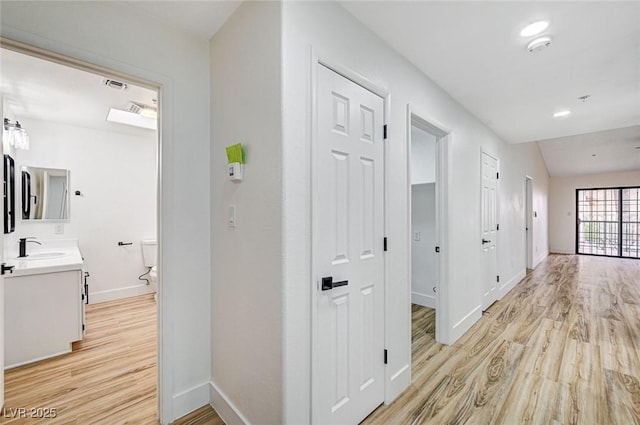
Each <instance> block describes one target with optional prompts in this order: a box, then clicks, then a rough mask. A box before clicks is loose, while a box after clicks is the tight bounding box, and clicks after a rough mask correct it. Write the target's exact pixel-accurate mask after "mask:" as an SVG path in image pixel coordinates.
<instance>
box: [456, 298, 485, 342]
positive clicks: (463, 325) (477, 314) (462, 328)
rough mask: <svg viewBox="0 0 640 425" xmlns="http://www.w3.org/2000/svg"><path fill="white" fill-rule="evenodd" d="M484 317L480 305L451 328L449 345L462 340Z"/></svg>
mask: <svg viewBox="0 0 640 425" xmlns="http://www.w3.org/2000/svg"><path fill="white" fill-rule="evenodd" d="M481 317H482V305H478V306H477V307H476V308H474V309H473V310H471V311H470V312H469V313H467V315H466V316H464V317H463V318H462V319H461V320H460V321H458V323H456V324H455V325H453V328H451V334H450V335H449V337H450V339H451V340H450V342H449V345H451V344H453V343H454V342H456V341H457V340H458V338H460V337H461V336H462V335H464V333H465V332H466V331H468V330H469V329H470V328H471V326H473V324H474V323H476V322H477V321H478V320H480V318H481Z"/></svg>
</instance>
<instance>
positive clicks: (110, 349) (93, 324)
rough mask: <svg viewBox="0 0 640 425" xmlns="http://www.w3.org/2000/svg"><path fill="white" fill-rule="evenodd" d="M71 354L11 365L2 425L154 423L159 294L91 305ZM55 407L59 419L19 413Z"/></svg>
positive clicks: (0, 421) (0, 416) (7, 373)
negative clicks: (18, 412)
mask: <svg viewBox="0 0 640 425" xmlns="http://www.w3.org/2000/svg"><path fill="white" fill-rule="evenodd" d="M86 324H87V330H86V333H85V338H84V339H83V340H82V341H80V342H77V343H74V346H73V352H72V353H69V354H65V355H62V356H58V357H55V358H52V359H48V360H43V361H40V362H37V363H32V364H29V365H25V366H21V367H18V368H14V369H11V370H8V371H7V372H6V374H5V407H4V412H2V413H3V414H0V423H2V424H78V425H88V424H105V425H106V424H109V425H113V424H125V423H126V424H141V425H144V424H156V423H157V422H156V419H155V417H156V304H155V301H154V300H153V295H144V296H139V297H132V298H127V299H123V300H117V301H111V302H107V303H100V304H95V305H89V306H87V310H86ZM18 408H26V409H27V412H29V413H30V409H32V408H34V409H37V408H43V409H47V408H48V409H56V417H55V418H43V419H40V420H38V419H34V418H27V419H25V418H19V417H13V418H12V416H14V415H15V412H16V411H15V410H11V409H18Z"/></svg>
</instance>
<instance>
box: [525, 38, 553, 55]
mask: <svg viewBox="0 0 640 425" xmlns="http://www.w3.org/2000/svg"><path fill="white" fill-rule="evenodd" d="M549 46H551V37H546V36H545V37H538V38H536V39H535V40H533V41H532V42H531V43H529V44H528V45H527V50H529V51H530V52H531V53H533V52H539V51H540V50H542V49H546V48H547V47H549Z"/></svg>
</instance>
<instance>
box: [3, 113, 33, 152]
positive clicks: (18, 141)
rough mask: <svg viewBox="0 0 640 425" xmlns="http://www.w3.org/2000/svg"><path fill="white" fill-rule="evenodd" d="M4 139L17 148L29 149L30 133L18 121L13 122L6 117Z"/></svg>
mask: <svg viewBox="0 0 640 425" xmlns="http://www.w3.org/2000/svg"><path fill="white" fill-rule="evenodd" d="M2 139H3V140H4V141H5V143H9V146H13V147H15V148H16V149H23V150H25V151H27V150H29V135H28V134H27V132H26V131H25V129H24V128H22V126H21V125H20V123H19V122H18V121H16V122H15V123H12V122H11V121H10V120H9V118H5V119H4V131H3V133H2ZM5 146H6V145H5Z"/></svg>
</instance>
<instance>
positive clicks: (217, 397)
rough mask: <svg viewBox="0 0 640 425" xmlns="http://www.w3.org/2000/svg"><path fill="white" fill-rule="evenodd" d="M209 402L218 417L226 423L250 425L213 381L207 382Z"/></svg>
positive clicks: (230, 424)
mask: <svg viewBox="0 0 640 425" xmlns="http://www.w3.org/2000/svg"><path fill="white" fill-rule="evenodd" d="M209 400H210V401H209V403H210V404H211V407H213V410H215V411H216V413H217V414H218V416H220V419H222V420H223V421H224V423H225V424H227V425H250V422H249V421H248V420H247V418H245V417H244V415H243V414H242V413H241V412H240V411H239V410H238V408H237V407H236V406H235V405H234V404H233V403H232V402H231V401H230V400H229V398H228V397H227V396H226V395H225V394H224V393H223V392H222V390H220V388H218V386H217V385H216V384H214V383H213V381H211V382H209Z"/></svg>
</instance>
